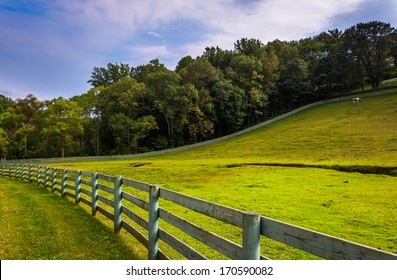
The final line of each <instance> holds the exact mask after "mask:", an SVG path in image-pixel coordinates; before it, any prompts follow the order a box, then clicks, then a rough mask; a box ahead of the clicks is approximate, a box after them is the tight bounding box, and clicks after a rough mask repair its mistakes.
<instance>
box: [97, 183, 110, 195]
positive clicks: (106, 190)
mask: <svg viewBox="0 0 397 280" xmlns="http://www.w3.org/2000/svg"><path fill="white" fill-rule="evenodd" d="M98 189H100V190H102V191H105V192H108V193H111V194H114V189H113V188H111V187H108V186H105V185H101V184H98Z"/></svg>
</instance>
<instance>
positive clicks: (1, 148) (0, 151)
mask: <svg viewBox="0 0 397 280" xmlns="http://www.w3.org/2000/svg"><path fill="white" fill-rule="evenodd" d="M7 146H8V141H7V137H6V134H5V132H4V130H3V129H2V128H1V127H0V161H4V160H5V159H6V157H7V151H8V148H7Z"/></svg>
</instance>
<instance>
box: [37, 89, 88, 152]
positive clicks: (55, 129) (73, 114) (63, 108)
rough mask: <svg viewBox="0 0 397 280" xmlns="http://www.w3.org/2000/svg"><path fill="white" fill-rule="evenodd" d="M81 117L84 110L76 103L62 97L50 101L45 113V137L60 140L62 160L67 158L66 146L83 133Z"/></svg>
mask: <svg viewBox="0 0 397 280" xmlns="http://www.w3.org/2000/svg"><path fill="white" fill-rule="evenodd" d="M81 115H82V109H81V107H80V106H79V105H78V104H77V103H76V102H73V101H70V100H67V99H64V98H62V97H60V98H57V99H53V100H51V101H49V102H48V103H47V108H46V109H45V111H44V112H43V116H42V124H43V135H44V136H47V137H51V136H55V137H57V138H58V139H59V147H60V150H61V156H62V158H63V157H65V146H66V145H67V144H68V142H69V141H71V140H72V138H73V136H80V135H81V134H82V133H83V124H82V116H81Z"/></svg>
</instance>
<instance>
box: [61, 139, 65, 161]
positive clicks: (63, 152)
mask: <svg viewBox="0 0 397 280" xmlns="http://www.w3.org/2000/svg"><path fill="white" fill-rule="evenodd" d="M60 140H61V156H62V158H64V157H65V144H64V140H63V135H62V134H61V135H60Z"/></svg>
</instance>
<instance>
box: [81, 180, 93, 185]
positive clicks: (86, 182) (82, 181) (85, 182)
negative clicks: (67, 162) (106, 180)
mask: <svg viewBox="0 0 397 280" xmlns="http://www.w3.org/2000/svg"><path fill="white" fill-rule="evenodd" d="M80 183H81V184H84V185H87V186H90V187H91V181H88V180H85V179H80Z"/></svg>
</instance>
